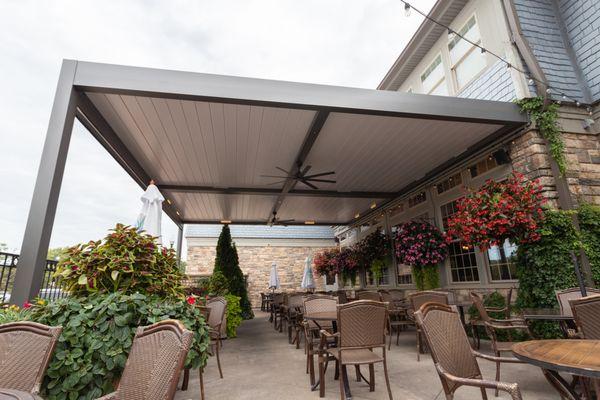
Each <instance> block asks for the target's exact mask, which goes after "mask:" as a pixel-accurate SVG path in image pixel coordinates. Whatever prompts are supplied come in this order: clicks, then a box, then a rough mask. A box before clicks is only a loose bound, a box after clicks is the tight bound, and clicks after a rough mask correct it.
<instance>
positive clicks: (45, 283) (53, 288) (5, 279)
mask: <svg viewBox="0 0 600 400" xmlns="http://www.w3.org/2000/svg"><path fill="white" fill-rule="evenodd" d="M18 262H19V255H18V254H12V253H4V252H0V304H3V303H8V302H9V301H10V294H11V292H12V288H13V285H14V280H15V275H16V273H17V268H18ZM56 264H58V262H57V261H54V260H46V267H45V268H44V277H43V279H42V288H41V289H40V292H39V295H38V296H39V297H40V298H42V299H44V300H48V301H53V300H56V299H59V298H62V297H66V296H67V292H66V291H64V290H62V288H61V284H60V283H59V281H58V280H57V279H56V278H55V277H54V273H55V272H56Z"/></svg>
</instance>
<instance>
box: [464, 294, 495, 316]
mask: <svg viewBox="0 0 600 400" xmlns="http://www.w3.org/2000/svg"><path fill="white" fill-rule="evenodd" d="M469 295H470V296H471V301H472V302H473V305H474V306H475V308H476V309H477V311H478V312H479V317H480V318H481V320H482V321H487V322H489V321H490V315H489V314H488V312H487V310H486V309H485V305H484V304H483V297H481V295H480V294H479V293H477V292H471V293H470V294H469Z"/></svg>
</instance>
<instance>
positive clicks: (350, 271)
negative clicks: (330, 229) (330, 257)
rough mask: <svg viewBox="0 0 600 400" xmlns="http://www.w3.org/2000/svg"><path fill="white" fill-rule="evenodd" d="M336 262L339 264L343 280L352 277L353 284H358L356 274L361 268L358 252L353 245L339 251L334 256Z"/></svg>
mask: <svg viewBox="0 0 600 400" xmlns="http://www.w3.org/2000/svg"><path fill="white" fill-rule="evenodd" d="M334 263H335V264H337V270H338V271H339V273H340V275H341V277H342V280H343V281H346V280H348V279H350V283H351V284H352V286H354V285H356V275H357V273H358V268H359V262H358V254H357V252H356V251H355V250H354V249H353V248H351V247H345V248H343V249H342V250H340V251H339V252H338V254H337V255H336V257H335V258H334Z"/></svg>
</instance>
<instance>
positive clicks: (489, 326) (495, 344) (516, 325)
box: [471, 292, 532, 396]
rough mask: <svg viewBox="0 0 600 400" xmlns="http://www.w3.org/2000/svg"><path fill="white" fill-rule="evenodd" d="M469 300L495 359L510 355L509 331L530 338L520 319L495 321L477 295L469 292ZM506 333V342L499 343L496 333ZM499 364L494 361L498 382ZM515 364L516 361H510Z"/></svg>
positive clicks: (510, 340)
mask: <svg viewBox="0 0 600 400" xmlns="http://www.w3.org/2000/svg"><path fill="white" fill-rule="evenodd" d="M471 300H472V301H473V305H474V306H475V308H477V311H478V312H479V316H480V318H481V319H482V320H483V322H484V324H485V328H486V331H487V333H488V335H489V337H490V340H491V341H492V350H493V351H494V354H495V355H496V357H497V358H499V357H500V355H501V353H502V352H510V353H511V354H512V346H513V344H514V343H513V342H512V339H511V336H510V334H511V331H515V330H518V331H522V332H525V333H526V334H527V335H528V336H529V337H532V335H531V332H530V331H529V326H528V325H527V323H526V322H525V320H524V319H522V318H509V319H495V318H491V317H490V316H489V314H488V313H487V310H486V308H485V306H484V305H483V298H482V297H481V295H480V294H479V293H476V292H471ZM501 331H504V332H507V334H508V340H507V341H501V340H499V339H498V335H497V333H498V332H501ZM500 362H501V361H496V380H497V381H499V380H500ZM511 362H517V361H511ZM497 395H498V390H496V396H497Z"/></svg>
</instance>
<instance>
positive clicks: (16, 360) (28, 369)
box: [0, 322, 62, 398]
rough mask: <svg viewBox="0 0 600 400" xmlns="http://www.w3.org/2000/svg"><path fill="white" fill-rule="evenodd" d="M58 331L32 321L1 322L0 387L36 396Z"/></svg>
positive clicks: (59, 328)
mask: <svg viewBox="0 0 600 400" xmlns="http://www.w3.org/2000/svg"><path fill="white" fill-rule="evenodd" d="M61 332H62V327H60V326H58V327H50V326H46V325H42V324H38V323H35V322H12V323H7V324H3V325H0V387H1V388H3V389H13V390H18V391H21V392H27V393H30V394H32V395H34V396H35V398H37V396H36V395H37V394H38V393H39V391H40V386H41V384H42V380H43V379H44V375H45V373H46V368H48V363H49V362H50V357H51V356H52V353H53V352H54V348H55V346H56V342H57V340H58V337H59V336H60V333H61ZM0 397H1V396H0Z"/></svg>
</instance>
